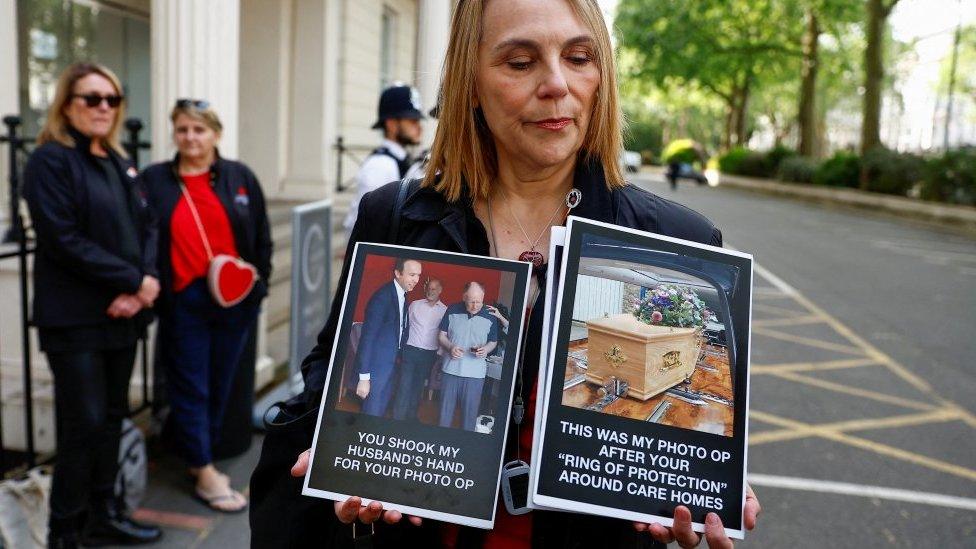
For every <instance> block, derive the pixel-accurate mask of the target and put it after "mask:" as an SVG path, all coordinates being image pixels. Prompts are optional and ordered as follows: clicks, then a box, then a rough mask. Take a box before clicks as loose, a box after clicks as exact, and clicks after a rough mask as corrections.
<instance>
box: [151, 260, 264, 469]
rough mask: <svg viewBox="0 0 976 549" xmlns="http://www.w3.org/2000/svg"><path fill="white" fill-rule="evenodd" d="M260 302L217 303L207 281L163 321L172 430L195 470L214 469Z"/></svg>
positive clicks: (176, 300) (178, 298) (180, 296)
mask: <svg viewBox="0 0 976 549" xmlns="http://www.w3.org/2000/svg"><path fill="white" fill-rule="evenodd" d="M258 305H259V302H258V301H257V300H245V301H244V302H242V303H238V304H237V305H235V306H233V307H230V308H227V309H225V308H223V307H221V306H220V305H218V304H217V303H216V302H214V300H213V298H211V297H210V292H209V290H208V289H207V282H206V280H204V279H199V280H196V281H194V282H193V283H192V284H190V285H189V286H187V287H186V288H185V289H183V290H182V291H180V292H178V293H176V294H175V295H174V296H173V303H172V309H171V311H170V314H168V315H166V316H163V317H161V318H160V323H161V324H163V323H165V324H166V326H165V327H161V330H160V333H162V334H165V336H164V337H165V338H166V341H165V342H161V343H163V344H164V345H166V348H165V349H164V353H165V354H166V355H167V359H166V360H165V361H164V362H165V364H166V380H167V387H166V388H167V391H168V396H169V401H170V417H169V421H170V427H171V429H172V434H173V435H174V436H173V439H174V442H175V444H176V447H177V450H178V451H179V452H180V454H181V455H182V457H183V459H185V460H186V462H187V464H188V465H189V466H190V467H202V466H204V465H207V464H208V463H211V462H212V461H213V457H212V454H211V450H212V448H213V446H214V444H215V443H216V442H217V439H218V437H219V435H220V428H221V426H222V424H223V419H224V410H225V409H226V407H227V397H228V394H229V392H230V388H231V383H232V382H233V380H234V374H235V373H236V371H237V364H238V363H239V362H240V359H241V354H242V353H243V352H244V346H245V344H246V343H247V339H248V337H249V336H250V333H251V329H252V327H253V325H254V319H255V317H256V315H257V312H258Z"/></svg>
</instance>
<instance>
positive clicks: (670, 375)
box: [586, 284, 716, 400]
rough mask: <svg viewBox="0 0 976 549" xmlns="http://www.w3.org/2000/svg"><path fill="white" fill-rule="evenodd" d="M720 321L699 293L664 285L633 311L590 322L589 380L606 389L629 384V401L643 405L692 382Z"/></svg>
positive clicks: (641, 301) (649, 294)
mask: <svg viewBox="0 0 976 549" xmlns="http://www.w3.org/2000/svg"><path fill="white" fill-rule="evenodd" d="M715 319H716V317H715V314H714V313H712V311H710V310H708V308H707V307H705V302H704V301H702V300H701V298H700V297H698V294H697V293H696V292H695V291H694V290H692V289H688V288H684V287H681V286H677V285H674V284H662V285H660V286H658V287H656V288H654V289H653V290H651V291H650V292H648V293H647V294H646V295H645V296H644V298H643V299H638V300H635V301H634V303H633V309H631V310H630V311H627V312H624V313H621V314H618V315H613V316H608V317H604V318H595V319H590V320H588V321H587V322H586V327H587V334H588V335H587V339H588V350H587V353H588V355H589V356H590V360H589V362H588V368H587V372H586V379H587V381H589V382H590V383H594V384H598V385H601V386H602V385H604V384H605V383H607V380H610V379H611V378H616V379H619V380H624V381H626V382H627V394H628V396H631V397H634V398H637V399H640V400H647V399H649V398H651V397H652V396H654V395H656V394H659V393H661V392H662V391H666V390H667V389H669V388H671V387H673V386H675V385H677V384H678V383H681V382H688V381H690V380H691V375H692V374H693V373H694V371H695V365H696V364H697V362H698V357H699V355H700V353H701V348H702V344H703V338H702V332H703V330H704V328H705V325H706V323H707V322H709V321H713V320H715Z"/></svg>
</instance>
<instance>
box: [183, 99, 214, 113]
mask: <svg viewBox="0 0 976 549" xmlns="http://www.w3.org/2000/svg"><path fill="white" fill-rule="evenodd" d="M188 107H193V108H194V109H197V110H200V111H205V110H207V109H209V108H210V101H207V100H205V99H177V100H176V108H177V109H186V108H188Z"/></svg>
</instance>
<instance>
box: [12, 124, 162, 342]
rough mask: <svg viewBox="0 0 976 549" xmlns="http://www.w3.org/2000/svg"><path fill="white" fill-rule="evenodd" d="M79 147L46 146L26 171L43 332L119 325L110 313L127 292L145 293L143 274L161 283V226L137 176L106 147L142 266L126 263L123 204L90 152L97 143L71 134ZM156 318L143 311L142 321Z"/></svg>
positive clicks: (37, 318)
mask: <svg viewBox="0 0 976 549" xmlns="http://www.w3.org/2000/svg"><path fill="white" fill-rule="evenodd" d="M70 133H71V136H72V137H73V138H74V140H75V146H74V147H68V146H66V145H63V144H61V143H58V142H54V141H51V142H47V143H45V144H43V145H41V146H40V147H38V148H37V149H36V150H34V152H33V153H32V154H31V155H30V158H29V160H28V161H27V166H26V167H25V169H24V199H25V200H26V201H27V205H28V207H29V208H30V215H31V222H32V223H33V227H34V231H35V233H36V235H37V251H36V253H35V256H34V306H33V310H34V317H33V323H34V325H36V326H38V327H41V328H61V327H70V326H82V325H87V326H92V325H97V324H112V323H117V321H113V320H112V319H110V318H109V317H108V315H106V310H107V309H108V307H109V305H110V304H111V303H112V301H113V300H114V299H115V298H116V297H117V296H118V295H119V294H123V293H127V294H134V293H136V292H138V291H139V287H140V286H141V284H142V279H143V277H144V276H145V275H150V276H153V277H157V276H158V273H157V270H156V239H157V226H156V221H155V217H154V216H153V213H152V210H151V208H149V205H148V203H147V202H146V194H145V191H144V189H143V188H142V187H141V186H140V184H139V182H138V181H137V179H136V171H135V169H134V168H133V167H132V164H130V163H129V162H128V161H127V160H126V159H124V158H122V157H121V156H119V155H118V154H117V153H116V152H115V151H113V150H111V149H107V152H108V155H109V159H110V160H111V163H112V164H113V165H114V166H115V168H116V171H117V173H118V177H119V179H120V181H121V182H122V185H123V187H125V189H126V191H127V198H128V202H129V204H128V206H129V214H130V215H129V217H130V218H131V220H132V223H133V225H134V227H133V229H134V230H135V232H136V233H137V234H136V237H137V240H138V243H139V248H140V249H141V252H142V258H141V261H139V262H137V263H133V262H132V261H130V260H126V259H123V256H124V255H125V252H124V250H123V242H122V239H121V238H120V237H119V234H118V230H119V227H120V225H121V223H120V218H119V215H120V213H122V212H120V211H119V209H118V201H117V200H116V198H115V195H114V194H113V191H112V189H109V188H107V187H106V185H104V180H105V175H104V174H103V173H102V172H101V170H102V168H101V166H100V164H99V163H98V160H97V159H96V158H95V157H94V155H93V154H92V153H91V149H90V147H91V140H90V139H89V138H88V137H85V136H84V135H82V134H81V133H79V132H77V131H74V130H73V129H71V130H70ZM150 319H151V315H150V313H148V311H146V310H143V312H141V313H140V314H139V315H137V320H138V321H139V322H140V323H146V322H148V320H150Z"/></svg>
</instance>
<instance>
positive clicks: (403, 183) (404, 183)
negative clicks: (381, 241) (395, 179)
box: [386, 177, 410, 244]
mask: <svg viewBox="0 0 976 549" xmlns="http://www.w3.org/2000/svg"><path fill="white" fill-rule="evenodd" d="M409 190H410V180H409V179H407V178H406V177H404V178H403V179H401V180H400V183H399V187H398V188H397V195H396V200H395V201H394V202H393V219H392V220H391V223H390V230H389V232H388V233H387V235H386V242H387V243H388V244H396V243H397V239H398V238H399V236H400V214H401V212H402V210H403V203H404V202H406V201H407V191H409Z"/></svg>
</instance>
